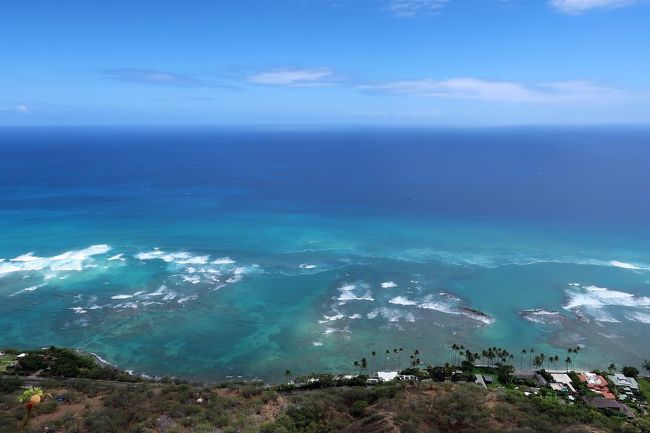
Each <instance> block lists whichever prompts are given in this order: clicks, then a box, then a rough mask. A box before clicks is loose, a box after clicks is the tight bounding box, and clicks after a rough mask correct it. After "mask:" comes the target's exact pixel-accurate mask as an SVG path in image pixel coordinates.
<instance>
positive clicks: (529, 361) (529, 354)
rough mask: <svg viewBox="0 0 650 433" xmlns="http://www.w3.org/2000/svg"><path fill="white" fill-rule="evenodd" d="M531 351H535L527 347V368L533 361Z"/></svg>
mask: <svg viewBox="0 0 650 433" xmlns="http://www.w3.org/2000/svg"><path fill="white" fill-rule="evenodd" d="M533 353H535V349H532V348H531V349H528V369H529V370H530V368H531V366H532V363H533Z"/></svg>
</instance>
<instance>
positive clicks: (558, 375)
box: [551, 373, 576, 392]
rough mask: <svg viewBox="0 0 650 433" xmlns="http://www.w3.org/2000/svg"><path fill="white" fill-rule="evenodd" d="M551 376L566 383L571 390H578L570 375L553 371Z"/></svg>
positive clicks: (558, 381)
mask: <svg viewBox="0 0 650 433" xmlns="http://www.w3.org/2000/svg"><path fill="white" fill-rule="evenodd" d="M551 377H552V378H553V380H554V381H555V382H557V383H559V384H562V385H564V386H565V387H566V388H567V389H568V390H569V392H576V390H575V388H573V385H572V381H571V378H570V377H569V375H567V374H564V373H551Z"/></svg>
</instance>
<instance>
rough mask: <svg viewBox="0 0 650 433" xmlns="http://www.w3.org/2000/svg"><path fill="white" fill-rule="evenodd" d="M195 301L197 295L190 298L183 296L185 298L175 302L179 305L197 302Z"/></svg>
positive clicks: (197, 297)
mask: <svg viewBox="0 0 650 433" xmlns="http://www.w3.org/2000/svg"><path fill="white" fill-rule="evenodd" d="M197 299H199V296H198V295H190V296H185V297H183V298H180V299H179V300H177V301H176V302H178V303H179V304H184V303H185V302H187V301H195V300H197Z"/></svg>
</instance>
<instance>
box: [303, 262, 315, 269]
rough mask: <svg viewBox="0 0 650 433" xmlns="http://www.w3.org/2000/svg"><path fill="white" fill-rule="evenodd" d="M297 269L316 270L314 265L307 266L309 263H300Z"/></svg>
mask: <svg viewBox="0 0 650 433" xmlns="http://www.w3.org/2000/svg"><path fill="white" fill-rule="evenodd" d="M299 268H300V269H316V268H317V266H316V265H311V264H309V263H302V264H301V265H300V266H299Z"/></svg>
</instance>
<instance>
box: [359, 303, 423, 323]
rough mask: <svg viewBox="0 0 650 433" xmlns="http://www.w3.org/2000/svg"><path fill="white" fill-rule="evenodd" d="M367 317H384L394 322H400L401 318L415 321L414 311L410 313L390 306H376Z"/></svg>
mask: <svg viewBox="0 0 650 433" xmlns="http://www.w3.org/2000/svg"><path fill="white" fill-rule="evenodd" d="M366 317H367V318H368V319H375V318H377V317H382V318H384V319H386V320H388V321H389V322H392V323H397V322H400V321H401V320H405V321H407V322H415V316H414V315H413V314H412V313H409V312H407V311H402V310H399V309H397V308H388V307H382V308H376V309H374V310H372V311H371V312H370V313H368V314H367V315H366Z"/></svg>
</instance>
